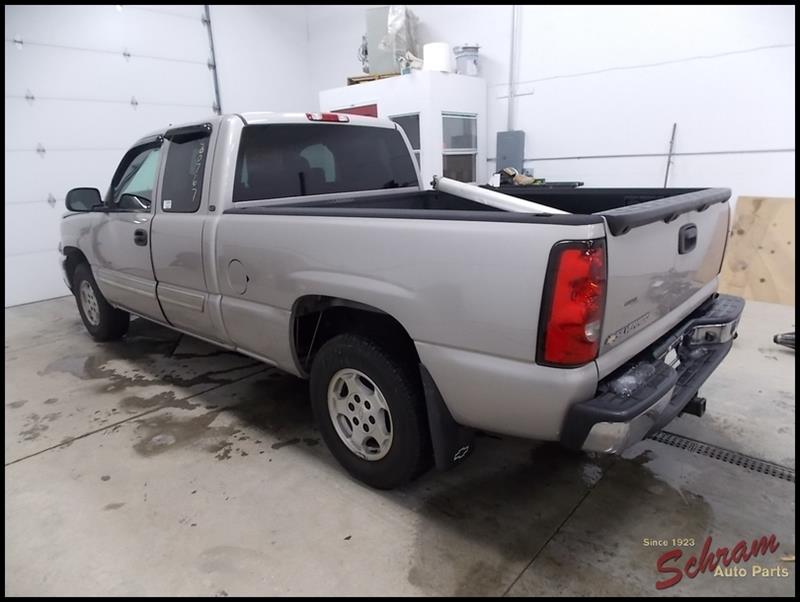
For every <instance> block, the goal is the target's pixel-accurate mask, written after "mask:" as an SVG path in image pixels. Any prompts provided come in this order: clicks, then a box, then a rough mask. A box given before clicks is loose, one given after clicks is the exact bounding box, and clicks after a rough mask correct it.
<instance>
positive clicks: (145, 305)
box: [91, 136, 164, 320]
mask: <svg viewBox="0 0 800 602" xmlns="http://www.w3.org/2000/svg"><path fill="white" fill-rule="evenodd" d="M161 145H162V138H161V137H160V136H159V137H153V138H152V139H149V140H145V141H142V142H141V143H139V144H137V145H136V146H134V147H133V148H132V149H131V150H129V151H128V152H127V153H126V154H125V156H124V157H123V158H122V161H121V162H120V164H119V167H118V168H117V171H116V172H115V173H114V177H113V178H112V181H111V188H110V189H109V191H108V194H107V195H106V199H105V212H104V213H103V214H102V217H100V218H99V219H98V221H97V223H96V225H95V227H93V228H92V230H91V245H92V251H93V256H94V258H95V261H96V265H93V266H92V268H93V271H94V275H95V280H96V281H97V284H98V286H99V287H100V290H101V291H102V292H103V295H104V296H105V297H106V299H108V300H109V301H110V302H111V303H112V304H114V305H118V306H120V307H124V308H125V309H128V310H130V311H132V312H134V313H136V314H139V315H142V316H145V317H149V318H155V319H157V320H163V319H164V316H163V314H162V313H161V308H160V307H159V304H158V299H157V298H156V283H155V276H154V273H153V263H152V261H151V259H150V226H151V224H152V221H153V209H154V203H153V197H154V191H155V190H156V187H157V180H158V173H159V168H160V165H161V159H162V154H161Z"/></svg>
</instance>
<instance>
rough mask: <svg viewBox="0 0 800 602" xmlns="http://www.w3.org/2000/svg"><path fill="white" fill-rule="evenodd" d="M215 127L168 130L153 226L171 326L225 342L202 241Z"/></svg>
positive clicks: (160, 283) (155, 256) (160, 294)
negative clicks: (215, 313) (216, 315)
mask: <svg viewBox="0 0 800 602" xmlns="http://www.w3.org/2000/svg"><path fill="white" fill-rule="evenodd" d="M214 134H215V132H214V129H213V127H212V124H210V123H204V124H198V125H192V126H187V127H181V128H176V129H173V130H169V131H167V132H166V133H165V134H164V137H165V138H166V143H165V145H164V146H165V148H164V152H165V153H166V162H165V166H164V173H163V176H162V179H161V187H160V194H159V195H158V202H157V203H156V204H157V209H156V218H155V220H154V222H153V234H152V238H153V266H154V269H155V276H156V280H157V281H158V299H159V301H160V302H161V307H162V309H163V311H164V315H165V316H166V318H167V320H168V321H169V323H170V324H172V325H174V326H176V327H178V328H181V329H183V330H187V331H189V332H191V333H194V334H197V335H200V336H203V337H206V338H210V339H213V340H219V339H221V338H223V337H222V336H221V334H220V333H218V332H217V329H216V328H215V326H214V323H213V321H212V318H211V311H212V310H211V307H210V304H209V294H208V286H207V284H206V275H205V266H204V265H203V236H204V230H205V228H206V224H207V222H208V220H209V219H210V217H209V215H210V214H211V215H213V213H210V212H209V202H210V201H209V183H210V169H208V168H207V167H208V166H210V165H211V159H210V158H209V154H210V153H211V142H212V137H213V135H214Z"/></svg>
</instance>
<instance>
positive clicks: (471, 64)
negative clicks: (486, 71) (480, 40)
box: [453, 44, 480, 75]
mask: <svg viewBox="0 0 800 602" xmlns="http://www.w3.org/2000/svg"><path fill="white" fill-rule="evenodd" d="M479 48H480V46H478V45H477V44H462V45H461V46H456V47H455V48H453V54H455V55H456V73H460V74H462V75H478V49H479Z"/></svg>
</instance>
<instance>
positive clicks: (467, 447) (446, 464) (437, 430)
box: [419, 364, 475, 470]
mask: <svg viewBox="0 0 800 602" xmlns="http://www.w3.org/2000/svg"><path fill="white" fill-rule="evenodd" d="M419 372H420V376H421V377H422V386H423V389H424V391H425V406H426V407H427V409H428V426H429V428H430V431H431V443H432V445H433V457H434V460H435V462H436V468H438V469H439V470H447V469H448V468H451V467H453V466H455V465H456V464H459V463H460V462H462V461H463V460H464V458H466V457H467V456H468V455H469V454H470V453H472V449H473V447H474V445H473V442H474V439H475V431H474V430H473V429H471V428H468V427H465V426H461V425H460V424H458V423H457V422H456V421H455V420H454V419H453V416H452V415H451V414H450V410H448V409H447V406H446V405H445V403H444V399H442V394H441V393H440V392H439V388H438V387H437V386H436V383H435V382H433V377H431V375H430V373H429V372H428V370H427V368H425V366H423V365H422V364H420V365H419Z"/></svg>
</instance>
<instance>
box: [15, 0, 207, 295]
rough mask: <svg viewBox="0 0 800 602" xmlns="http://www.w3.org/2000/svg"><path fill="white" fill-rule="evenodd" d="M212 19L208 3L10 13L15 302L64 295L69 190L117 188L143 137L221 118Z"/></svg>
mask: <svg viewBox="0 0 800 602" xmlns="http://www.w3.org/2000/svg"><path fill="white" fill-rule="evenodd" d="M202 14H203V7H202V5H193V6H184V7H182V6H151V7H144V6H123V7H122V10H121V11H118V10H117V9H116V6H115V5H106V6H8V7H6V9H5V16H6V21H5V33H6V41H5V50H6V57H5V69H6V77H5V84H6V107H5V127H6V139H5V168H6V180H5V201H4V203H5V211H6V230H5V234H6V268H7V270H8V271H7V275H6V305H7V306H8V305H10V304H16V303H25V302H28V301H34V300H37V299H46V298H50V297H53V296H58V295H61V294H64V292H65V289H64V287H63V284H62V282H61V276H60V271H59V269H60V268H59V263H58V257H57V251H56V249H57V247H58V242H59V238H60V223H61V216H62V215H63V214H64V212H65V211H66V207H65V206H64V199H65V197H66V193H67V191H68V190H70V189H71V188H75V187H78V186H89V187H95V188H98V189H99V190H100V191H101V193H105V192H106V190H107V189H108V186H109V183H110V180H111V177H112V174H113V172H114V170H115V169H116V167H117V165H118V164H119V161H120V160H121V158H122V156H123V155H124V153H125V151H126V150H127V149H129V148H130V147H131V145H133V144H134V143H135V142H136V141H137V140H139V139H140V138H142V137H143V136H145V135H147V134H149V133H151V132H153V131H157V130H160V129H163V128H166V127H169V126H170V125H177V124H181V123H186V122H199V121H202V120H205V119H207V118H208V117H210V116H211V115H213V113H214V109H213V105H214V99H215V96H214V83H213V82H214V80H213V73H212V72H211V71H210V70H209V68H208V65H207V62H208V58H209V55H210V48H209V40H208V31H207V29H206V27H205V26H204V25H203V23H202V21H201V16H202ZM17 36H18V37H19V39H21V43H15V42H14V41H13V40H14V38H15V37H17ZM124 50H127V52H128V53H130V55H131V56H130V57H129V58H127V59H126V57H125V56H123V51H124ZM142 55H144V56H142ZM28 91H30V92H31V94H32V95H33V99H32V100H29V99H26V98H25V96H26V93H27V92H28ZM133 97H135V99H136V103H135V105H132V104H131V99H132V98H133ZM37 149H41V151H43V152H37ZM49 197H52V198H53V199H55V203H54V204H53V205H51V204H50V203H48V198H49Z"/></svg>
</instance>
